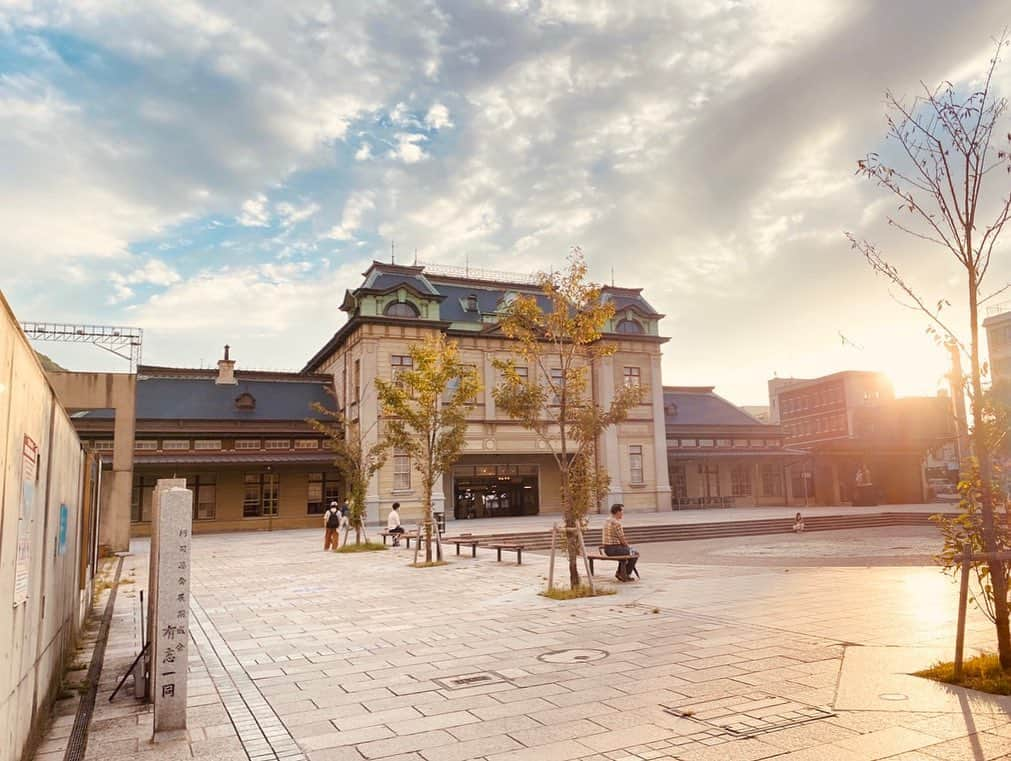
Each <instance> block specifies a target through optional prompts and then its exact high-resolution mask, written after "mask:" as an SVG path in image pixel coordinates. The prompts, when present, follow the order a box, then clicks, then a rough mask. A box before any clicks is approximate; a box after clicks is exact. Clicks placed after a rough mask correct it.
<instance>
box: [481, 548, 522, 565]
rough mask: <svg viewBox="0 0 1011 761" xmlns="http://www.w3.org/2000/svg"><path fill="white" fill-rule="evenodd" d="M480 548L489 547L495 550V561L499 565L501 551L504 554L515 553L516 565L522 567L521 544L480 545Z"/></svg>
mask: <svg viewBox="0 0 1011 761" xmlns="http://www.w3.org/2000/svg"><path fill="white" fill-rule="evenodd" d="M481 546H482V547H490V548H491V549H493V550H495V554H496V557H495V559H496V560H497V561H498V562H500V563H501V562H502V550H505V551H506V552H515V553H516V565H523V545H522V544H482V545H481ZM474 552H475V553H476V552H477V550H476V549H475V550H474Z"/></svg>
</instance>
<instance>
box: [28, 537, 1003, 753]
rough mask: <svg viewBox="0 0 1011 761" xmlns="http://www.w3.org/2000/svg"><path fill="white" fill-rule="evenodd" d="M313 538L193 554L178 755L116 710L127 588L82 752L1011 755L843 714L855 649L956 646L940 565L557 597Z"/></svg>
mask: <svg viewBox="0 0 1011 761" xmlns="http://www.w3.org/2000/svg"><path fill="white" fill-rule="evenodd" d="M317 533H318V532H308V531H284V532H274V533H258V534H250V533H247V534H231V535H219V536H200V537H196V538H195V539H194V549H193V560H194V566H195V568H194V574H193V579H192V585H193V587H192V589H193V606H192V607H193V616H194V622H195V624H196V625H197V626H196V627H194V644H195V647H194V648H193V649H194V651H195V653H194V654H193V655H191V660H190V679H191V682H190V684H191V695H190V710H189V730H187V732H186V737H178V738H168V739H167V740H166V741H164V742H159V743H151V742H150V728H151V722H150V714H149V712H148V711H147V708H146V707H145V706H143V705H142V704H139V703H137V702H136V701H134V700H133V698H132V697H129V696H121V697H119V698H117V700H116V701H115V702H114V703H111V704H110V703H108V700H107V697H108V694H109V692H110V691H111V688H112V685H113V684H114V681H115V678H116V677H118V676H119V674H120V673H121V672H122V670H123V669H125V668H126V666H127V665H128V664H129V661H130V659H131V658H132V656H133V655H134V654H135V652H136V650H135V649H134V648H135V647H136V644H137V643H136V641H135V640H136V633H135V632H136V627H135V626H134V625H133V624H132V616H133V615H134V614H133V612H132V610H133V608H135V607H136V606H137V600H136V598H135V597H134V596H128V595H127V594H124V593H123V592H124V590H123V588H121V590H120V599H119V600H118V601H117V610H116V618H115V621H114V630H113V635H112V640H111V641H110V644H109V650H108V652H107V658H106V669H105V673H104V675H103V680H102V681H103V684H102V691H100V693H99V707H98V709H97V710H96V715H95V722H94V724H93V726H92V733H91V738H90V741H89V748H88V758H101V759H102V760H103V761H121V759H127V758H130V759H142V760H144V761H174V760H175V759H208V760H209V759H221V761H233V759H234V761H241V760H244V759H253V760H254V761H277V760H278V759H284V760H288V759H290V761H301V760H302V759H306V761H347V760H348V759H353V760H354V761H362V760H363V759H384V760H385V761H458V760H459V761H463V760H465V759H472V760H474V761H478V760H481V761H576V760H578V761H633V760H639V759H641V760H642V761H648V760H652V759H677V760H678V761H707V760H709V759H713V760H714V761H716V760H718V761H752V760H757V759H766V758H768V759H773V758H774V759H777V761H804V760H805V759H813V760H817V761H857V760H861V759H862V760H866V761H871V760H872V759H884V758H892V759H896V761H914V759H921V760H922V759H927V760H928V761H929V760H930V759H972V761H979V760H980V759H982V760H983V761H990V760H991V759H1011V732H1009V731H1008V726H1009V722H1008V715H1007V713H1000V712H988V713H976V712H968V711H967V712H964V713H938V712H924V711H917V710H913V709H914V708H915V706H909V708H910V710H904V709H900V710H889V711H877V710H874V711H855V710H848V711H842V710H835V709H834V708H833V702H834V699H835V695H836V685H837V683H838V680H839V678H840V671H841V668H842V663H843V657H844V654H845V652H846V650H847V648H853V647H858V646H861V645H891V646H911V645H919V646H937V645H942V646H944V647H950V644H951V641H952V632H953V623H954V622H953V619H954V612H955V608H954V601H955V595H956V591H957V590H956V588H955V587H954V585H953V584H952V583H951V581H950V579H947V578H945V577H943V576H942V575H941V574H940V573H939V572H938V571H937V569H934V568H919V567H880V568H865V567H848V568H845V567H826V568H817V567H804V568H790V567H789V566H788V565H783V566H778V567H777V566H769V565H765V566H762V567H747V566H736V565H735V566H734V567H732V568H727V567H719V566H714V565H706V566H695V565H676V564H661V563H647V564H646V565H645V567H644V569H643V576H644V579H643V581H642V582H640V583H636V584H628V585H620V586H619V587H618V594H617V595H614V596H611V597H602V598H596V599H594V600H583V601H569V602H563V603H559V602H553V601H549V600H546V599H544V598H542V597H539V596H538V595H537V592H538V591H539V590H540V589H541V588H542V586H543V577H544V576H545V574H546V567H547V563H546V559H545V558H543V557H539V556H531V558H530V560H529V564H525V565H524V566H520V567H517V566H516V565H514V564H512V563H501V564H500V563H496V562H495V561H494V553H493V552H489V551H484V552H479V555H478V558H477V559H476V560H472V559H470V558H468V557H461V558H456V557H453V558H451V560H452V561H453V562H452V563H451V564H450V565H448V566H445V567H440V568H431V569H411V568H408V567H407V564H408V563H409V562H410V560H411V557H412V555H413V553H408V552H405V551H397V550H391V551H386V552H381V553H366V554H360V555H346V556H345V555H334V554H332V553H323V552H322V551H320V550H319V549H318V544H319V542H318V539H319V537H318V536H317ZM798 540H799V541H804V539H803V537H800V538H798ZM727 541H733V540H727ZM776 541H779V540H776ZM135 550H136V552H137V553H138V554H137V555H135V556H133V557H131V558H127V561H128V562H127V565H126V566H125V567H124V573H128V574H130V575H131V577H132V578H133V579H134V580H135V581H136V582H137V583H138V584H139V583H142V582H143V576H142V574H143V572H144V569H145V564H146V555H144V554H143V553H144V552H145V551H146V547H145V545H144V544H143V543H137V544H136V546H135ZM675 557H676V548H675ZM598 578H599V579H600V580H601V581H603V578H604V577H603V575H602V574H601V575H599V576H598ZM969 639H970V644H973V645H977V646H979V645H987V644H989V642H990V639H991V630H990V628H989V624H988V623H987V622H985V621H982V620H980V618H979V617H978V616H973V617H972V621H971V626H970V630H969ZM925 665H926V664H925ZM668 709H674V712H673V713H672V712H671V711H669V710H668ZM61 710H63V711H66V710H67V708H66V707H64V708H63V709H61ZM1008 712H1009V713H1011V709H1009V711H1008ZM676 714H681V715H676ZM686 714H687V715H686ZM70 718H71V720H72V716H71V717H70ZM57 722H58V724H57V725H54V729H56V730H57V731H59V726H62V723H61V722H63V717H60V718H58V719H57ZM749 727H751V728H753V729H754V731H749V729H748V728H749ZM46 743H47V744H49V745H43V749H42V750H41V751H40V755H39V758H40V759H42V760H43V761H55V760H56V758H57V754H58V747H57V745H58V738H57V737H55V736H53V735H50V736H49V737H48V738H47V740H46ZM47 748H48V749H47Z"/></svg>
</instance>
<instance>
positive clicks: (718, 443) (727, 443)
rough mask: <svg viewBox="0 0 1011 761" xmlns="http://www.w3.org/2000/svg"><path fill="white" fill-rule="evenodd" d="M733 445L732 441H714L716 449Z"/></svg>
mask: <svg viewBox="0 0 1011 761" xmlns="http://www.w3.org/2000/svg"><path fill="white" fill-rule="evenodd" d="M733 445H734V442H733V439H716V446H718V447H732V446H733Z"/></svg>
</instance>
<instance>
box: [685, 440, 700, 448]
mask: <svg viewBox="0 0 1011 761" xmlns="http://www.w3.org/2000/svg"><path fill="white" fill-rule="evenodd" d="M698 445H699V442H698V441H697V440H696V439H681V446H683V447H697V446H698Z"/></svg>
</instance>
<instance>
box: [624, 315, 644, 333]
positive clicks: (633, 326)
mask: <svg viewBox="0 0 1011 761" xmlns="http://www.w3.org/2000/svg"><path fill="white" fill-rule="evenodd" d="M617 331H618V332H619V333H637V334H640V335H641V334H642V333H645V332H646V330H645V328H643V327H642V323H641V322H639V321H638V320H630V319H628V318H627V317H626V318H625V319H623V320H619V321H618V326H617Z"/></svg>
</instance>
